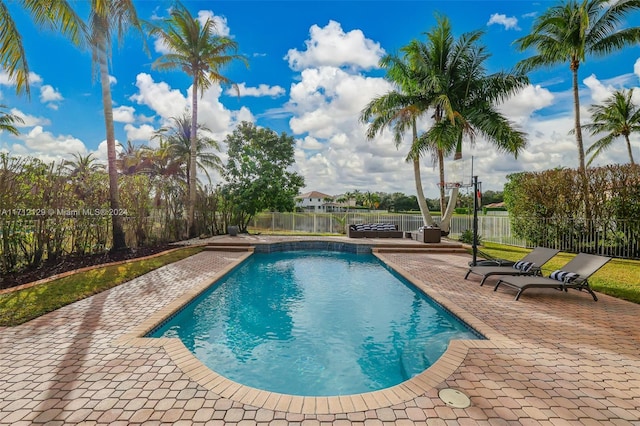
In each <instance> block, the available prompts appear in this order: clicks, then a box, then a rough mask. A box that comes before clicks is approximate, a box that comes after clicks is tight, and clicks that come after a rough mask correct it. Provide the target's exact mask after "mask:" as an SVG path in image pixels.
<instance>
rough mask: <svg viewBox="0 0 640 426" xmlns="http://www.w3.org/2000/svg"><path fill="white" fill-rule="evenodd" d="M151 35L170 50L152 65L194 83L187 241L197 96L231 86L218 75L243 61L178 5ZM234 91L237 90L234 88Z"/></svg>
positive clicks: (233, 46) (209, 24) (210, 24)
mask: <svg viewBox="0 0 640 426" xmlns="http://www.w3.org/2000/svg"><path fill="white" fill-rule="evenodd" d="M151 32H152V34H154V35H156V36H158V37H159V38H160V39H161V40H162V41H163V42H164V43H165V44H166V45H167V46H168V48H169V49H170V51H171V52H170V53H167V54H165V55H163V56H161V57H159V58H158V59H156V60H155V61H154V63H153V67H154V68H156V69H159V70H175V69H179V70H182V71H184V72H185V73H187V75H189V76H191V77H192V79H193V87H192V99H191V134H190V136H191V144H190V156H189V162H190V165H189V170H190V171H193V173H190V175H189V204H188V215H187V227H188V233H189V236H190V237H193V236H195V234H196V229H195V221H194V215H195V204H196V181H197V180H196V179H197V178H196V167H197V166H196V155H197V140H198V138H197V129H198V94H200V96H203V95H204V92H205V91H206V90H207V89H208V88H209V87H211V85H212V84H214V83H231V81H230V80H229V79H228V78H227V77H225V76H224V75H222V74H221V73H220V70H221V68H222V67H223V66H225V65H227V64H229V63H231V62H232V61H233V60H235V59H241V60H242V61H245V63H246V59H245V58H244V57H243V56H241V55H237V54H233V53H230V52H235V51H237V43H236V42H235V41H233V40H231V39H229V38H227V37H221V36H219V35H217V34H216V33H215V24H214V21H213V20H211V19H209V18H207V20H206V21H205V23H204V24H203V25H201V24H200V21H198V20H197V19H195V18H194V17H193V16H192V15H191V13H190V12H189V11H188V10H187V8H186V7H184V6H183V5H182V4H181V3H180V2H177V3H176V4H175V6H174V7H173V8H172V10H171V17H170V18H168V19H166V20H165V21H164V28H162V27H155V28H153V29H152V31H151ZM236 89H237V86H236Z"/></svg>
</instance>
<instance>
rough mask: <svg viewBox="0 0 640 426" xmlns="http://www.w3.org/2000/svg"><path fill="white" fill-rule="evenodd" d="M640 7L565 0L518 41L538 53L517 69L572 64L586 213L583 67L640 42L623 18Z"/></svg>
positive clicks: (638, 32)
mask: <svg viewBox="0 0 640 426" xmlns="http://www.w3.org/2000/svg"><path fill="white" fill-rule="evenodd" d="M639 9H640V1H639V0H618V1H610V0H582V1H578V0H562V1H561V2H560V3H559V4H557V5H556V6H553V7H550V8H549V9H547V11H545V12H544V13H543V14H542V15H540V16H539V17H538V18H537V19H536V20H535V22H534V24H533V29H532V30H531V33H530V34H528V35H526V36H524V37H522V38H519V39H517V40H516V41H515V44H516V46H517V47H518V48H519V49H520V50H521V51H524V50H526V49H528V48H531V47H533V48H535V50H536V54H535V55H533V56H531V57H529V58H527V59H524V60H522V61H520V62H519V63H518V64H517V66H516V67H517V69H519V70H520V71H523V72H529V71H532V70H535V69H538V68H542V67H552V66H555V65H558V64H562V63H569V69H570V70H571V75H572V82H573V106H574V108H573V109H574V132H575V136H576V145H577V147H578V171H579V173H580V175H581V177H582V196H583V201H584V203H585V213H586V215H587V217H588V216H589V215H590V211H589V203H588V200H589V184H588V179H587V170H586V166H585V152H584V145H583V141H582V127H581V123H580V97H579V93H578V69H579V68H580V65H581V64H582V63H583V62H584V61H585V60H586V58H587V56H588V55H596V56H605V55H608V54H610V53H611V52H613V51H616V50H620V49H622V48H624V47H625V46H632V45H634V44H637V43H638V42H639V41H640V28H638V27H623V26H621V24H622V22H624V19H625V18H626V17H627V16H628V15H629V14H630V13H632V12H634V11H636V10H639Z"/></svg>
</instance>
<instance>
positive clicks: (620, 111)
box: [582, 89, 640, 165]
mask: <svg viewBox="0 0 640 426" xmlns="http://www.w3.org/2000/svg"><path fill="white" fill-rule="evenodd" d="M632 96H633V89H629V90H626V91H625V90H622V91H621V90H617V91H616V92H615V93H614V94H613V95H611V96H610V97H609V98H607V99H606V100H605V101H604V102H603V103H602V104H601V105H592V106H591V107H589V112H590V113H591V120H592V121H593V123H590V124H585V125H583V126H582V127H583V128H584V129H587V130H589V131H591V136H595V135H597V134H601V133H605V136H603V137H602V138H600V139H598V140H597V141H595V142H594V143H593V145H591V146H590V147H589V149H587V154H593V155H592V156H591V158H590V159H589V162H588V163H587V165H590V164H591V163H592V162H593V160H594V159H595V158H596V157H597V156H598V155H600V154H601V153H602V152H603V151H606V150H607V149H609V148H610V147H611V145H612V144H613V141H614V140H615V139H616V138H618V137H619V136H622V137H624V141H625V142H626V144H627V153H628V154H629V162H630V163H631V164H635V162H634V161H633V152H632V151H631V141H630V140H629V136H630V135H631V133H633V132H640V108H638V105H636V104H634V103H633V101H632V100H631V98H632Z"/></svg>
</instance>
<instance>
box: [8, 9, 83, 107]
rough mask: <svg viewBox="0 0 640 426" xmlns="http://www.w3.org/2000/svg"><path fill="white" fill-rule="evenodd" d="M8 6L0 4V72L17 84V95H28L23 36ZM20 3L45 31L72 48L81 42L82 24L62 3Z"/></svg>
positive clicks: (27, 73)
mask: <svg viewBox="0 0 640 426" xmlns="http://www.w3.org/2000/svg"><path fill="white" fill-rule="evenodd" d="M6 3H7V2H6V1H4V0H1V1H0V28H2V30H1V31H0V46H2V49H1V50H0V68H2V69H4V70H5V71H6V72H7V74H8V76H9V79H10V80H11V81H13V82H15V83H16V92H17V93H23V92H24V93H26V94H27V95H29V94H30V89H29V65H28V63H27V55H26V53H25V51H24V46H23V44H22V36H21V35H20V32H19V31H18V27H17V25H16V23H15V21H14V20H13V18H12V17H11V14H10V13H9V8H8V7H7V4H6ZM17 3H19V4H20V5H21V6H22V7H23V8H24V9H25V10H26V11H27V12H28V13H29V14H31V17H32V19H33V22H35V23H36V25H38V26H40V27H44V28H46V29H54V30H58V31H60V32H62V33H63V34H64V35H66V36H68V37H69V38H70V39H71V41H73V42H74V43H75V44H80V42H81V41H82V33H83V31H84V23H83V22H82V20H81V19H80V18H79V17H78V15H77V14H76V13H75V11H74V10H73V8H72V7H71V6H70V5H69V3H68V2H67V1H65V0H48V1H37V0H20V1H18V2H17Z"/></svg>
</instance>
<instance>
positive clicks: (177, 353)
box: [113, 244, 517, 414]
mask: <svg viewBox="0 0 640 426" xmlns="http://www.w3.org/2000/svg"><path fill="white" fill-rule="evenodd" d="M371 247H372V248H375V244H372V245H371ZM247 250H248V251H247V253H246V254H243V255H241V256H240V257H239V258H238V259H237V260H236V261H234V262H233V263H232V264H230V265H228V266H227V267H225V268H224V269H222V270H221V271H219V272H218V273H216V275H215V276H213V277H211V278H208V279H206V280H203V281H201V282H200V283H198V284H197V285H196V286H194V287H192V288H191V289H190V290H188V291H186V292H185V293H183V294H181V295H180V296H178V297H177V298H176V299H174V300H173V301H172V302H171V303H169V304H168V305H166V306H165V307H164V308H162V309H160V310H158V311H156V312H155V313H154V314H152V315H150V316H149V317H147V318H146V319H144V320H143V321H142V322H141V323H140V324H138V325H136V326H134V327H133V328H132V329H131V330H130V331H129V332H128V333H126V334H124V335H122V336H120V337H119V338H117V339H115V340H114V341H113V344H115V345H124V346H134V347H145V348H153V347H155V348H163V349H164V350H165V351H166V353H167V354H168V355H169V357H170V358H171V359H172V361H173V362H174V363H175V364H176V366H177V367H178V368H180V370H182V372H183V373H185V374H186V375H187V376H188V377H190V378H191V379H192V380H194V381H195V382H197V383H198V384H200V385H201V386H202V387H204V388H205V389H207V390H210V391H212V392H214V393H216V394H218V395H220V396H221V397H224V398H228V399H231V400H233V401H236V402H238V403H242V404H246V405H250V406H253V407H257V408H265V409H270V410H281V411H287V412H291V413H299V414H342V413H349V412H353V411H363V410H373V409H379V408H385V407H391V406H394V405H396V404H400V403H404V402H408V401H411V400H413V399H415V398H417V397H419V396H421V395H423V394H425V393H426V392H427V391H429V390H431V389H433V388H435V387H437V386H438V385H440V384H441V383H443V382H444V381H445V380H446V379H447V378H448V377H449V376H451V375H452V374H453V373H454V371H455V370H456V369H458V367H460V365H461V364H462V362H463V361H464V359H465V357H466V356H467V353H468V351H469V349H472V348H496V347H517V345H516V344H515V342H512V341H511V340H510V339H508V338H506V337H505V336H503V335H502V334H500V333H498V332H497V331H495V330H494V329H493V328H491V327H489V326H488V325H487V324H485V323H484V322H483V321H480V320H479V319H478V318H476V317H475V316H473V315H472V314H471V313H470V312H468V311H466V310H465V309H463V308H462V307H460V306H458V305H456V304H454V303H453V302H451V301H450V300H448V299H446V298H445V297H442V296H441V295H438V294H433V291H430V289H429V287H428V286H427V285H426V284H424V283H422V282H420V281H418V280H415V279H413V278H412V277H411V276H410V275H409V274H406V273H403V272H401V271H402V269H401V268H399V267H398V266H397V265H395V264H394V262H392V261H390V260H389V259H386V258H385V256H384V254H381V253H376V252H375V251H374V250H372V254H373V255H374V256H376V257H377V258H378V259H380V260H381V261H382V262H383V263H384V264H385V265H387V266H389V267H390V268H391V269H393V270H394V272H396V273H398V274H399V275H400V276H402V277H403V278H404V279H406V280H407V281H409V282H410V283H411V284H412V285H414V286H415V287H416V288H418V289H419V290H420V291H422V292H423V293H425V294H426V295H428V296H429V297H431V298H432V299H433V300H435V301H436V302H437V303H439V304H440V305H442V306H443V307H444V308H445V309H447V310H449V311H450V312H451V313H452V314H454V315H455V316H457V317H458V318H460V319H461V320H462V321H464V322H465V323H467V324H468V325H469V326H471V327H472V328H474V329H475V330H477V331H478V332H479V333H481V334H482V335H483V336H484V337H485V340H482V339H478V340H452V341H451V342H450V344H449V345H448V347H447V349H446V351H445V352H444V354H443V355H442V356H441V357H440V358H439V359H438V360H437V361H436V362H435V363H434V364H433V365H431V366H430V367H429V368H428V369H426V370H425V371H423V372H422V373H420V374H419V375H417V376H415V377H413V378H411V379H409V380H407V381H404V382H402V383H400V384H398V385H395V386H392V387H389V388H385V389H381V390H377V391H372V392H366V393H361V394H352V395H340V396H329V397H323V396H297V395H287V394H282V393H277V392H270V391H265V390H261V389H256V388H253V387H250V386H246V385H242V384H240V383H237V382H235V381H233V380H230V379H228V378H226V377H224V376H222V375H220V374H218V373H216V372H215V371H213V370H212V369H210V368H209V367H207V366H206V365H204V364H203V363H202V362H201V361H200V360H198V359H197V358H196V357H195V356H194V355H193V354H192V353H191V351H189V350H188V349H187V347H186V346H185V345H184V344H183V343H182V341H181V340H180V339H178V338H166V337H163V338H154V337H145V336H146V335H147V334H148V333H150V332H151V331H152V330H154V329H156V328H157V327H158V326H159V325H161V324H162V323H163V322H165V321H167V320H168V319H169V318H171V317H172V316H174V315H175V314H177V313H178V312H179V311H180V310H182V309H183V308H184V307H185V306H186V305H187V304H189V303H190V302H191V301H192V300H194V299H195V298H196V297H198V296H199V295H200V294H201V293H202V292H203V291H205V290H207V289H208V288H210V287H211V285H212V283H213V282H216V281H218V280H219V279H220V278H222V277H223V276H224V275H226V274H227V273H229V272H230V271H232V270H233V269H235V268H236V267H237V266H239V265H240V264H242V263H243V262H244V261H245V260H246V259H248V258H249V257H250V256H251V255H252V254H253V252H254V250H253V247H248V248H247ZM205 253H206V252H205ZM201 254H202V253H201Z"/></svg>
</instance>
